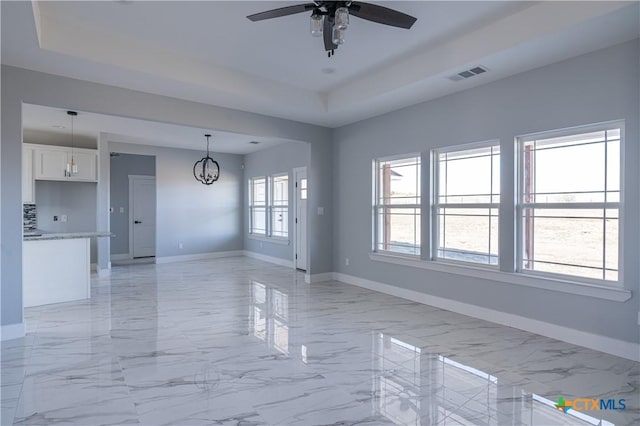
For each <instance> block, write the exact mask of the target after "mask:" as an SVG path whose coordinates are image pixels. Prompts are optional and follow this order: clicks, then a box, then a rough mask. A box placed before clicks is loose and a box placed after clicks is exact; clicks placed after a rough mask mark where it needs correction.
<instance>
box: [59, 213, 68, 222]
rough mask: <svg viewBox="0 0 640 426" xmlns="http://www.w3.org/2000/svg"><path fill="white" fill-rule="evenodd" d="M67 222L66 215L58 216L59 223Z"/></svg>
mask: <svg viewBox="0 0 640 426" xmlns="http://www.w3.org/2000/svg"><path fill="white" fill-rule="evenodd" d="M66 221H67V215H66V214H63V215H62V216H60V222H66Z"/></svg>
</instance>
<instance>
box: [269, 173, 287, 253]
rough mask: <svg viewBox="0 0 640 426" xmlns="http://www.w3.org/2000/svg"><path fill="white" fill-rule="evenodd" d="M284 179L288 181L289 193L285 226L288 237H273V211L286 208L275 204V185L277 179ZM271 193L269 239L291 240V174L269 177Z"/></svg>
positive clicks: (276, 174)
mask: <svg viewBox="0 0 640 426" xmlns="http://www.w3.org/2000/svg"><path fill="white" fill-rule="evenodd" d="M282 177H286V181H287V191H286V197H287V199H286V209H287V223H286V224H285V230H286V235H273V210H274V209H275V208H283V207H285V205H281V204H278V205H275V204H274V199H273V194H274V193H275V191H274V183H275V179H276V178H282ZM268 180H269V193H268V197H267V199H268V202H267V210H268V214H267V221H268V222H269V227H268V237H269V238H273V239H276V240H287V241H288V240H289V215H290V214H291V207H290V205H291V200H290V197H289V181H290V179H289V173H288V172H282V173H275V174H272V175H270V176H269V179H268Z"/></svg>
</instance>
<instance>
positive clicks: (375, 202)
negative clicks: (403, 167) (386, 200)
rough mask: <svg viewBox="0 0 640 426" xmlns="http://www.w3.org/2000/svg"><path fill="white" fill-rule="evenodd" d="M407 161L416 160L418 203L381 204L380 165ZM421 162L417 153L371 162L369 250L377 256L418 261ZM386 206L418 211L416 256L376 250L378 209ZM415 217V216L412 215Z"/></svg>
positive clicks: (421, 189) (420, 236) (420, 156)
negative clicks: (383, 255)
mask: <svg viewBox="0 0 640 426" xmlns="http://www.w3.org/2000/svg"><path fill="white" fill-rule="evenodd" d="M409 159H417V164H418V175H417V176H416V179H417V182H418V189H419V191H418V194H417V198H418V202H417V203H416V204H381V203H380V202H379V201H380V199H381V197H380V190H381V188H380V176H379V174H378V171H379V169H380V163H383V162H387V161H399V160H409ZM422 166H423V161H422V154H421V153H419V152H411V153H405V154H397V155H392V156H386V157H379V158H375V159H374V160H373V161H372V176H371V178H372V180H371V181H372V209H371V214H372V217H371V224H372V227H371V242H372V244H371V250H372V252H373V253H379V254H390V255H393V256H397V257H404V258H409V259H420V257H421V255H422V253H423V245H424V244H423V240H422V235H421V234H422V217H423V213H422V210H423V206H422V200H423V199H424V198H423V192H424V185H423V182H422V180H423V179H422V176H423V167H422ZM388 206H393V207H392V208H398V209H405V208H406V209H415V210H417V211H419V213H420V218H419V220H418V223H420V233H418V236H419V238H420V244H419V245H418V246H417V249H418V253H417V254H411V253H402V252H397V251H392V250H382V249H379V248H378V231H379V224H378V217H379V209H380V208H389V207H388ZM414 216H415V215H414Z"/></svg>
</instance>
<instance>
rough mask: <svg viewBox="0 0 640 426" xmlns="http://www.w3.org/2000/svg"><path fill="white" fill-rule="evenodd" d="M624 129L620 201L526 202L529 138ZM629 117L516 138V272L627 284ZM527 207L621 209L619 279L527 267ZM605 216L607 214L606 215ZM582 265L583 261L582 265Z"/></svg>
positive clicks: (592, 283) (607, 283) (616, 285)
mask: <svg viewBox="0 0 640 426" xmlns="http://www.w3.org/2000/svg"><path fill="white" fill-rule="evenodd" d="M615 129H620V158H619V159H618V161H619V170H620V175H619V181H620V198H619V201H618V202H610V201H606V199H605V201H602V202H576V203H559V202H556V203H541V202H535V203H525V202H524V195H525V191H524V149H523V146H524V144H525V143H526V142H530V141H533V140H536V139H550V138H558V137H564V136H571V135H579V134H584V133H590V132H598V131H607V130H615ZM625 136H626V135H625V120H613V121H607V122H602V123H594V124H588V125H583V126H575V127H569V128H564V129H558V130H550V131H542V132H536V133H530V134H525V135H520V136H517V137H516V138H515V143H516V149H515V154H516V164H515V169H516V183H515V190H516V196H515V208H514V214H515V215H516V217H515V228H516V229H515V238H514V243H515V273H517V274H521V275H524V276H531V277H540V278H546V279H555V280H566V281H572V282H577V283H580V284H586V285H598V286H608V287H616V288H623V287H624V267H623V266H624V235H625V233H624V192H625V191H624V187H625V171H624V158H625V155H624V152H625V150H624V147H625V140H626V137H625ZM603 161H605V174H606V167H607V166H606V161H607V158H606V157H605V158H604V160H603ZM526 208H533V209H536V208H537V209H544V208H547V209H550V210H554V209H563V210H572V209H576V210H584V209H588V208H591V209H598V210H605V211H606V210H607V209H617V211H618V271H617V272H618V279H617V280H616V281H612V280H606V279H597V278H590V277H583V276H579V275H570V274H562V273H556V272H547V271H535V270H527V269H524V268H523V261H524V244H525V241H524V236H523V226H524V225H523V222H524V221H523V213H524V210H525V209H526ZM603 219H604V218H603ZM604 245H606V241H605V240H603V246H604ZM578 266H579V265H578ZM604 266H606V264H603V267H604Z"/></svg>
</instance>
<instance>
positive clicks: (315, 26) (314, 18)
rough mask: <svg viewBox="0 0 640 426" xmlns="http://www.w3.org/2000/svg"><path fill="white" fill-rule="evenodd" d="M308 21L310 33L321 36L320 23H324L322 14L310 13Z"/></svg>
mask: <svg viewBox="0 0 640 426" xmlns="http://www.w3.org/2000/svg"><path fill="white" fill-rule="evenodd" d="M309 22H310V27H309V31H310V32H311V35H312V36H314V37H321V36H322V25H323V24H324V22H323V16H322V15H316V14H315V13H314V14H313V15H311V20H310V21H309Z"/></svg>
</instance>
